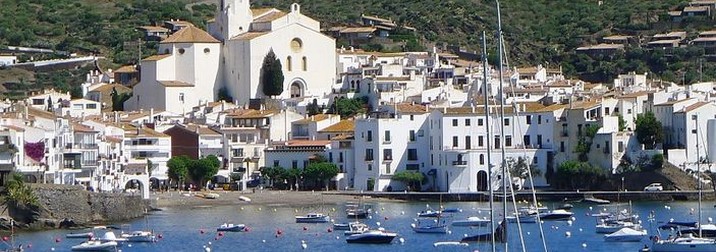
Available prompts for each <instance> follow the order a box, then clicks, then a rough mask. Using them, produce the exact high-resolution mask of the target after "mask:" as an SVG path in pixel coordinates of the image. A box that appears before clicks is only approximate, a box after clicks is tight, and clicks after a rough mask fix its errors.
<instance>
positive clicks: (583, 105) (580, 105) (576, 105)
mask: <svg viewBox="0 0 716 252" xmlns="http://www.w3.org/2000/svg"><path fill="white" fill-rule="evenodd" d="M600 105H602V103H601V102H599V101H581V102H572V104H571V105H568V107H569V108H571V109H590V108H594V107H597V106H600Z"/></svg>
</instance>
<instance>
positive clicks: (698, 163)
mask: <svg viewBox="0 0 716 252" xmlns="http://www.w3.org/2000/svg"><path fill="white" fill-rule="evenodd" d="M693 118H694V126H695V130H696V174H697V177H698V181H699V222H698V223H699V237H703V236H702V234H701V233H702V232H701V191H702V190H701V189H702V184H701V182H702V181H701V152H700V151H699V120H698V115H693Z"/></svg>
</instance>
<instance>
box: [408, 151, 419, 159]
mask: <svg viewBox="0 0 716 252" xmlns="http://www.w3.org/2000/svg"><path fill="white" fill-rule="evenodd" d="M416 160H418V149H408V161H416Z"/></svg>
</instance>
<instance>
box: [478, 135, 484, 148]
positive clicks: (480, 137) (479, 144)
mask: <svg viewBox="0 0 716 252" xmlns="http://www.w3.org/2000/svg"><path fill="white" fill-rule="evenodd" d="M483 145H485V137H484V136H477V146H478V147H482V146H483Z"/></svg>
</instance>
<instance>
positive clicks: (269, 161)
mask: <svg viewBox="0 0 716 252" xmlns="http://www.w3.org/2000/svg"><path fill="white" fill-rule="evenodd" d="M330 147H331V142H330V141H327V140H290V141H288V142H284V143H283V144H275V145H272V146H271V147H269V148H267V149H266V150H265V160H266V162H265V163H264V166H267V167H277V166H280V167H283V168H285V169H301V170H304V169H306V167H308V165H309V164H310V163H311V162H312V161H313V160H316V159H317V158H318V156H324V157H325V154H326V151H328V150H329V149H330ZM341 175H342V173H339V175H338V178H341V177H342V176H341ZM305 182H308V184H313V183H312V181H305ZM336 185H337V184H336V180H335V179H334V180H332V182H331V185H330V187H334V188H335V186H336Z"/></svg>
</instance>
